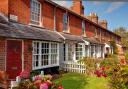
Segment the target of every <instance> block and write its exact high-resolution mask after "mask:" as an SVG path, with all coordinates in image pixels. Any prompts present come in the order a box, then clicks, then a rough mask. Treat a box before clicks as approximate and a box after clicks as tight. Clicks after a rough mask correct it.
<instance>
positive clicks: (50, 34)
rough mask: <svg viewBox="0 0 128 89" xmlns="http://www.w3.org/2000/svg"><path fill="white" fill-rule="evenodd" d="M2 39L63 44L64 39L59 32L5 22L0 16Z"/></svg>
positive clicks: (0, 35) (0, 34)
mask: <svg viewBox="0 0 128 89" xmlns="http://www.w3.org/2000/svg"><path fill="white" fill-rule="evenodd" d="M0 37H6V38H17V39H33V40H45V41H57V42H61V41H62V37H61V36H60V35H58V33H57V32H54V31H50V30H48V29H45V28H38V27H33V26H29V25H24V24H20V23H15V22H5V20H4V19H2V20H1V16H0Z"/></svg>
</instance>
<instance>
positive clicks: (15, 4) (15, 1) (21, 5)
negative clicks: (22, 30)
mask: <svg viewBox="0 0 128 89" xmlns="http://www.w3.org/2000/svg"><path fill="white" fill-rule="evenodd" d="M9 13H10V14H13V15H16V16H18V22H20V23H24V24H29V22H30V21H29V20H30V0H10V2H9Z"/></svg>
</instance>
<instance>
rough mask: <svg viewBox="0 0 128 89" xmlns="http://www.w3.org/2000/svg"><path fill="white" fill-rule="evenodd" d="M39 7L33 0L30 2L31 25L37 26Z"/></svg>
mask: <svg viewBox="0 0 128 89" xmlns="http://www.w3.org/2000/svg"><path fill="white" fill-rule="evenodd" d="M40 10H41V5H40V3H38V2H37V1H35V0H31V23H32V24H36V25H39V21H40V13H41V12H40Z"/></svg>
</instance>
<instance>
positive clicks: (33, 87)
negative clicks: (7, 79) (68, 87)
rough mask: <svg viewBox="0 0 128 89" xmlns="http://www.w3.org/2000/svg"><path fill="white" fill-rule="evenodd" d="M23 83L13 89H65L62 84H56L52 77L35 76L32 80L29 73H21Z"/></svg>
mask: <svg viewBox="0 0 128 89" xmlns="http://www.w3.org/2000/svg"><path fill="white" fill-rule="evenodd" d="M19 76H20V78H21V81H20V82H19V84H18V86H17V87H15V88H13V89H64V88H63V87H62V85H61V84H55V83H54V82H53V81H52V76H51V75H41V74H39V75H35V76H33V78H30V72H29V71H23V72H21V73H20V75H19Z"/></svg>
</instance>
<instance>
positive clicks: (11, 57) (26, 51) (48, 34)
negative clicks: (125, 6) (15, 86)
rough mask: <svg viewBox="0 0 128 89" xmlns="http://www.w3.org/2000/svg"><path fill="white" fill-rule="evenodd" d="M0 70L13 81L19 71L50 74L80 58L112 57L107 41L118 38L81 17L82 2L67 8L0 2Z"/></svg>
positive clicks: (41, 1) (44, 2)
mask: <svg viewBox="0 0 128 89" xmlns="http://www.w3.org/2000/svg"><path fill="white" fill-rule="evenodd" d="M0 13H1V14H0V70H4V71H6V72H7V73H8V74H9V78H10V79H14V78H15V77H16V76H17V75H18V74H19V73H20V72H21V71H22V70H44V71H47V70H51V71H53V72H55V70H56V69H58V68H59V66H60V65H61V64H62V63H63V62H65V61H66V62H68V61H77V60H79V59H81V58H82V57H94V58H101V59H102V58H104V57H105V54H106V53H113V49H112V47H111V46H110V41H112V40H113V39H114V40H115V41H116V44H118V45H120V40H121V37H120V36H118V35H116V34H114V33H113V32H111V31H109V30H108V29H107V21H106V20H103V21H98V16H97V15H96V13H91V14H90V16H86V14H84V7H83V5H82V1H80V0H74V1H73V6H72V7H71V8H65V7H62V6H60V5H58V4H56V3H54V2H53V1H52V0H0Z"/></svg>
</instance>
